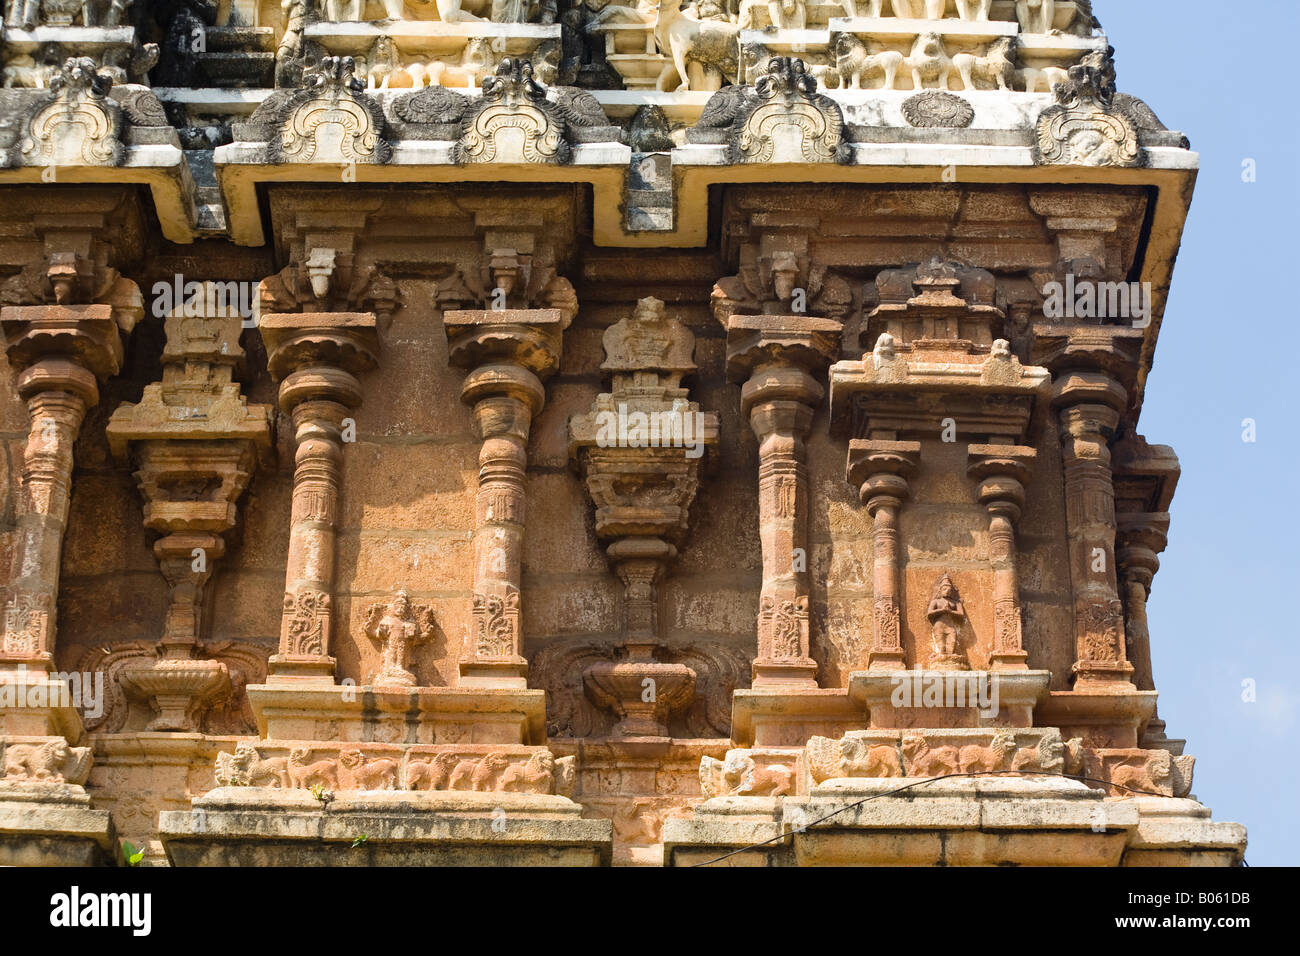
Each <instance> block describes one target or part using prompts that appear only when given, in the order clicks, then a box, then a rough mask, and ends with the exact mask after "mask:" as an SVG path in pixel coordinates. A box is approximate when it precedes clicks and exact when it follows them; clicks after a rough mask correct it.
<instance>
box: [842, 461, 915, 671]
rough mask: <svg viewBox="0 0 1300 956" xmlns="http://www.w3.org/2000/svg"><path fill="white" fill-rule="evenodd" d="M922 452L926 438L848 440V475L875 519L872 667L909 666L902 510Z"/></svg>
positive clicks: (869, 666) (869, 663)
mask: <svg viewBox="0 0 1300 956" xmlns="http://www.w3.org/2000/svg"><path fill="white" fill-rule="evenodd" d="M920 457H921V443H920V442H915V441H889V440H879V439H876V440H862V439H855V440H854V441H852V442H850V443H849V467H848V480H849V483H850V484H853V485H856V486H858V487H859V488H860V489H861V496H862V502H863V504H865V505H866V506H867V513H868V514H869V515H871V518H872V521H873V522H874V526H873V529H872V535H871V541H872V551H873V572H872V581H873V593H874V602H875V609H874V614H873V617H874V620H875V632H874V635H873V638H872V642H871V651H870V653H869V654H868V656H867V667H868V669H871V670H879V669H902V668H905V667H906V658H905V656H904V654H903V637H902V635H903V628H902V584H901V580H902V571H901V567H900V561H901V552H900V548H899V540H898V513H899V510H900V509H901V508H902V506H903V502H904V501H906V500H907V497H908V495H909V494H910V488H909V487H908V483H907V479H908V477H909V476H911V475H913V474H915V473H916V469H917V466H918V464H919V462H920Z"/></svg>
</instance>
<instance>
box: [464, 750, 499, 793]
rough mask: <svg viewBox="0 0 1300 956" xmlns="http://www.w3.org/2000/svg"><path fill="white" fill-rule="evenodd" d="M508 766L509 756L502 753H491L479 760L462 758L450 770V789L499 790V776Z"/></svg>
mask: <svg viewBox="0 0 1300 956" xmlns="http://www.w3.org/2000/svg"><path fill="white" fill-rule="evenodd" d="M509 766H510V758H509V757H507V756H506V755H505V754H503V753H491V754H488V755H487V756H486V757H483V758H481V759H479V760H475V759H473V758H469V759H466V760H462V761H461V762H460V763H458V764H457V765H456V769H455V770H453V771H452V774H451V786H450V789H452V790H475V791H478V792H488V791H492V790H499V789H501V787H500V784H501V776H502V774H504V773H505V771H506V768H507V767H509Z"/></svg>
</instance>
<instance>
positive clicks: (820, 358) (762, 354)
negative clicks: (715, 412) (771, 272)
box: [727, 315, 841, 687]
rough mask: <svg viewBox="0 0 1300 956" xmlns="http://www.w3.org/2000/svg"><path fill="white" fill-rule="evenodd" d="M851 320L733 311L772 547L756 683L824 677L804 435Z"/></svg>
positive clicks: (767, 548) (764, 525) (739, 373)
mask: <svg viewBox="0 0 1300 956" xmlns="http://www.w3.org/2000/svg"><path fill="white" fill-rule="evenodd" d="M840 329H841V324H840V323H839V322H838V321H835V320H833V319H821V318H814V317H811V316H801V315H732V316H731V317H730V318H729V320H728V323H727V375H728V377H729V378H730V379H731V380H732V381H740V382H743V385H742V386H741V412H742V414H744V415H746V416H747V417H748V418H749V423H750V426H751V427H752V428H753V429H754V434H755V435H757V436H758V442H759V445H758V455H759V464H758V521H759V536H760V540H761V543H762V549H763V588H762V593H761V595H760V597H759V613H758V656H757V657H756V658H755V660H754V665H753V680H754V686H755V687H762V686H765V685H773V684H777V685H801V686H806V687H816V686H817V663H816V662H815V661H814V660H813V659H812V655H811V649H810V647H809V629H808V624H809V615H808V465H807V450H806V448H805V445H804V442H805V440H806V439H807V436H808V431H809V429H810V428H811V427H812V419H813V414H814V411H815V409H816V407H817V406H818V405H819V404H820V403H821V401H822V399H823V398H824V397H825V394H826V390H825V388H824V387H823V386H822V384H821V383H820V382H819V381H818V378H817V375H818V374H820V373H823V372H824V371H825V369H826V367H827V366H828V365H829V364H830V363H831V361H833V360H834V359H835V357H836V356H837V355H838V353H839V347H840Z"/></svg>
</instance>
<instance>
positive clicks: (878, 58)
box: [835, 33, 904, 90]
mask: <svg viewBox="0 0 1300 956" xmlns="http://www.w3.org/2000/svg"><path fill="white" fill-rule="evenodd" d="M903 60H904V57H903V54H901V53H899V52H898V51H897V50H883V51H881V52H880V53H868V52H867V47H866V45H865V44H864V43H863V42H862V41H861V40H859V39H858V38H857V37H855V36H854V35H853V34H851V33H840V34H837V35H836V37H835V69H836V71H837V72H838V73H839V75H840V78H841V80H843V82H844V85H845V86H846V87H848V88H849V89H852V90H860V89H862V81H863V79H864V78H867V79H869V78H870V77H872V76H874V75H875V74H877V73H880V74H881V75H882V76H883V77H884V80H883V82H882V83H881V87H880V88H881V89H883V90H892V89H893V88H894V83H895V81H896V80H897V79H898V71H899V69H901V68H902V66H903Z"/></svg>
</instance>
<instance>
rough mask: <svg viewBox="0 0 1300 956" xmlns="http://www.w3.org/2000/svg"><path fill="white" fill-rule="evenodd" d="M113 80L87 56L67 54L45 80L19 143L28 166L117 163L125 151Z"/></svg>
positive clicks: (110, 164)
mask: <svg viewBox="0 0 1300 956" xmlns="http://www.w3.org/2000/svg"><path fill="white" fill-rule="evenodd" d="M112 86H113V81H112V79H111V78H110V77H108V76H106V75H104V74H101V73H100V72H99V71H98V67H97V66H96V65H95V61H94V60H92V59H90V58H89V57H69V58H68V59H67V60H66V61H65V62H64V64H63V67H62V68H61V69H60V70H59V72H58V73H57V74H55V76H54V77H53V78H52V79H51V80H50V94H49V97H48V98H47V99H46V100H45V101H44V102H43V103H41V104H39V105H37V107H36V109H35V111H34V112H33V113H32V116H31V119H30V121H29V122H28V124H27V135H26V136H25V137H24V139H23V142H22V147H21V153H22V159H23V162H24V164H26V165H28V166H118V165H121V163H122V160H123V159H124V158H125V156H126V147H125V146H124V145H123V143H122V140H121V133H122V108H121V107H120V106H119V105H118V104H117V103H114V102H113V101H112V100H111V99H109V96H108V93H109V90H110V89H112Z"/></svg>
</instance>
